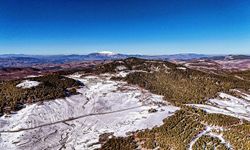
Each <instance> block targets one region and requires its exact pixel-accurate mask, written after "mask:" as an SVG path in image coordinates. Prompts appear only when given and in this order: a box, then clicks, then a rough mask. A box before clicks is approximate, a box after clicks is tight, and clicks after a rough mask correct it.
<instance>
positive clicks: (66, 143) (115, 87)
mask: <svg viewBox="0 0 250 150" xmlns="http://www.w3.org/2000/svg"><path fill="white" fill-rule="evenodd" d="M70 77H71V78H74V79H76V80H79V81H81V82H82V83H83V84H84V85H85V86H84V87H82V88H80V89H78V92H79V94H78V95H75V96H70V97H68V98H65V99H56V100H51V101H47V102H44V103H43V104H40V105H38V104H37V103H36V104H32V105H28V106H26V108H24V109H22V110H20V111H19V112H18V113H17V114H16V115H12V116H11V117H2V118H1V119H0V124H1V130H0V134H1V138H0V148H1V149H3V148H7V149H30V150H32V149H50V148H53V149H62V148H65V149H71V148H73V147H74V148H75V149H94V148H98V147H100V144H101V141H99V136H102V135H103V134H108V135H109V136H111V137H112V136H126V134H128V133H129V132H134V131H137V130H141V129H147V128H152V127H154V126H156V125H161V124H162V123H163V122H162V120H163V119H164V118H166V117H168V116H171V115H172V114H173V113H174V112H175V111H176V110H178V109H179V108H178V107H175V106H172V105H170V104H169V103H167V102H165V101H163V97H162V96H159V95H154V94H151V93H150V92H148V91H146V90H143V89H141V88H138V87H136V86H129V85H127V84H126V83H125V82H120V81H111V80H109V76H104V75H103V76H86V77H83V78H81V77H80V76H77V75H76V76H70ZM109 136H108V137H109ZM108 137H106V138H108Z"/></svg>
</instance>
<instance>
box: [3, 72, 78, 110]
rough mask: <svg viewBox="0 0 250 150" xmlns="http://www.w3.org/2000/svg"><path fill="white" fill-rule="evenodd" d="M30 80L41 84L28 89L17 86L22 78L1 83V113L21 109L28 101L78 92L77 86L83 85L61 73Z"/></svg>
mask: <svg viewBox="0 0 250 150" xmlns="http://www.w3.org/2000/svg"><path fill="white" fill-rule="evenodd" d="M28 80H32V81H38V82H40V84H39V85H38V86H36V87H32V88H26V89H24V88H18V87H16V85H17V84H19V83H21V82H22V80H13V81H4V82H2V83H1V84H0V114H3V113H10V112H11V111H17V110H20V109H21V108H23V105H24V104H26V103H34V102H38V101H44V100H50V99H56V98H63V97H66V96H69V95H72V94H76V93H77V92H76V88H78V87H79V86H80V85H82V84H81V83H80V82H78V81H75V80H73V79H70V78H67V77H63V76H61V75H46V76H42V77H36V78H29V79H28Z"/></svg>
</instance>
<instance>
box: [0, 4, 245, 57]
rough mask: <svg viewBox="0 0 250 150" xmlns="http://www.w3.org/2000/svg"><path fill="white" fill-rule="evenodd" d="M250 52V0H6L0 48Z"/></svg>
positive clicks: (43, 51) (40, 51)
mask: <svg viewBox="0 0 250 150" xmlns="http://www.w3.org/2000/svg"><path fill="white" fill-rule="evenodd" d="M102 50H110V51H114V52H118V53H130V54H135V53H137V54H174V53H205V54H250V0H0V54H6V53H24V54H86V53H91V52H96V51H102Z"/></svg>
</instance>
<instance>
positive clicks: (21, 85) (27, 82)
mask: <svg viewBox="0 0 250 150" xmlns="http://www.w3.org/2000/svg"><path fill="white" fill-rule="evenodd" d="M39 84H40V82H37V81H30V80H24V81H22V82H21V83H19V84H18V85H16V87H18V88H24V89H28V88H32V87H36V86H38V85H39Z"/></svg>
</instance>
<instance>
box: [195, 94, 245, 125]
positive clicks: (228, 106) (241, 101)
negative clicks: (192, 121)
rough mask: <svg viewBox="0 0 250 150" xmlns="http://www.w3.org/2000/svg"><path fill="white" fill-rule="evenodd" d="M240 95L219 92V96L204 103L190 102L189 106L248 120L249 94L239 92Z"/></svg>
mask: <svg viewBox="0 0 250 150" xmlns="http://www.w3.org/2000/svg"><path fill="white" fill-rule="evenodd" d="M237 92H238V93H241V92H239V91H237ZM241 97H242V98H238V97H235V96H232V95H229V94H226V93H220V94H219V98H215V99H210V100H209V101H208V102H207V104H206V105H203V104H191V106H194V107H197V108H201V109H203V110H205V111H207V112H208V113H219V114H224V115H229V116H233V117H237V118H240V119H245V120H248V121H250V95H248V94H246V93H241Z"/></svg>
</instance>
